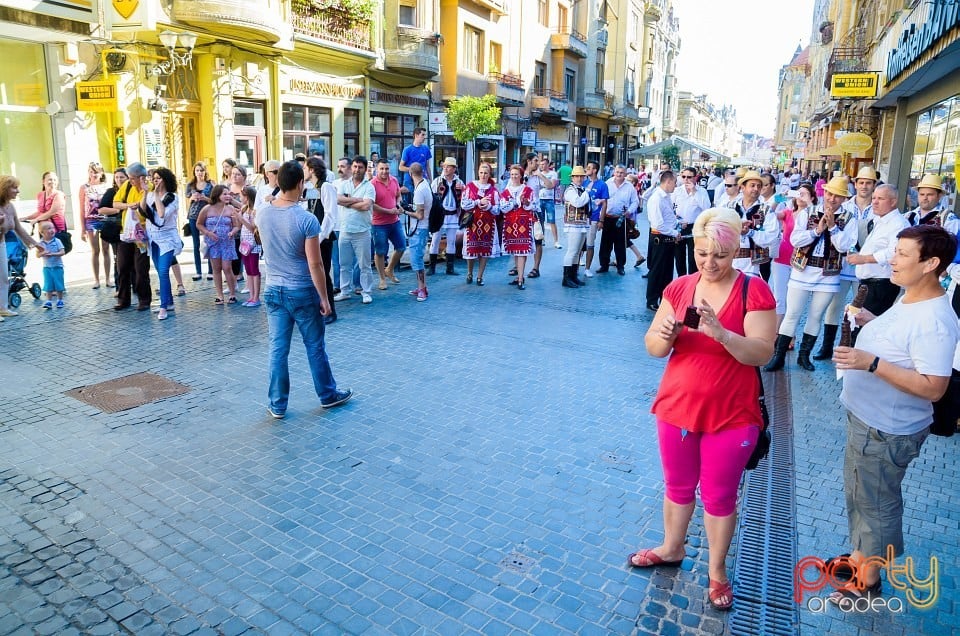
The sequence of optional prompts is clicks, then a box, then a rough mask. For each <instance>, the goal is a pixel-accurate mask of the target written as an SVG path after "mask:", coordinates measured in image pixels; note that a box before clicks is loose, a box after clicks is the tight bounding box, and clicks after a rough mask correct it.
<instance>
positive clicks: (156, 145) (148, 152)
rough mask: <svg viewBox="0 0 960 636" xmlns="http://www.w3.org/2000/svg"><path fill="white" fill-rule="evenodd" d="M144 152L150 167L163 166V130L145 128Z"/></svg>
mask: <svg viewBox="0 0 960 636" xmlns="http://www.w3.org/2000/svg"><path fill="white" fill-rule="evenodd" d="M143 152H144V159H145V161H146V164H147V165H148V166H162V165H163V164H164V160H163V159H164V156H163V130H161V129H160V128H146V127H145V128H143Z"/></svg>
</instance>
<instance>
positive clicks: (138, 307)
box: [137, 305, 150, 311]
mask: <svg viewBox="0 0 960 636" xmlns="http://www.w3.org/2000/svg"><path fill="white" fill-rule="evenodd" d="M148 309H150V305H137V311H147V310H148Z"/></svg>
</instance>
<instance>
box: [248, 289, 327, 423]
mask: <svg viewBox="0 0 960 636" xmlns="http://www.w3.org/2000/svg"><path fill="white" fill-rule="evenodd" d="M263 302H264V303H265V304H266V306H267V330H268V333H269V335H270V390H269V397H270V410H271V411H273V412H274V413H280V414H282V413H286V411H287V400H288V398H289V397H290V368H289V365H288V360H287V358H288V357H289V355H290V338H291V337H292V336H293V325H294V324H296V325H297V328H298V329H299V330H300V336H301V337H302V338H303V346H304V347H305V348H306V350H307V361H308V362H309V363H310V373H311V375H312V376H313V388H314V389H315V390H316V392H317V396H319V397H320V400H321V401H322V402H329V401H331V400H334V399H336V395H337V383H336V381H335V380H334V379H333V371H331V370H330V361H329V360H327V352H326V351H325V350H324V344H323V334H324V325H323V315H322V314H321V313H320V295H319V294H318V293H317V290H316V289H314V288H313V287H304V288H301V289H288V288H286V287H272V286H268V287H267V288H266V290H265V291H264V293H263Z"/></svg>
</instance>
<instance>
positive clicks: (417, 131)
mask: <svg viewBox="0 0 960 636" xmlns="http://www.w3.org/2000/svg"><path fill="white" fill-rule="evenodd" d="M425 132H427V129H426V128H424V127H423V126H417V127H416V128H414V129H413V136H414V137H416V136H417V135H419V134H420V133H425Z"/></svg>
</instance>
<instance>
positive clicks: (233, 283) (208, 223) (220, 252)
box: [197, 185, 240, 305]
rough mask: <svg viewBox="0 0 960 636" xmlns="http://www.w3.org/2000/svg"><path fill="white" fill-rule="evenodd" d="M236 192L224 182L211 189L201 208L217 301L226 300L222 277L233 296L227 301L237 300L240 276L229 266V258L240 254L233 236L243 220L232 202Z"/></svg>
mask: <svg viewBox="0 0 960 636" xmlns="http://www.w3.org/2000/svg"><path fill="white" fill-rule="evenodd" d="M232 198H233V195H232V194H231V193H230V191H229V190H227V188H226V187H225V186H222V185H218V186H214V188H213V190H211V191H210V205H208V206H206V207H205V208H203V209H202V210H201V211H200V216H198V217H197V227H198V228H199V229H200V234H202V235H203V236H204V245H205V247H204V248H202V249H201V252H202V251H204V250H206V252H207V254H206V256H207V258H209V259H210V265H212V266H213V288H214V290H216V294H217V295H216V297H215V299H214V303H215V304H217V305H222V304H223V279H224V278H226V279H227V288H228V290H229V291H230V296H229V297H228V298H227V302H228V303H230V304H235V303H236V302H237V279H236V278H235V277H234V275H233V270H232V269H231V268H230V262H231V261H233V260H235V259H236V258H237V249H236V246H235V245H234V242H233V239H234V237H235V236H236V235H237V234H238V233H239V232H240V221H239V219H238V218H237V215H236V213H235V212H234V208H233V206H232V205H231V201H232Z"/></svg>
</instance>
